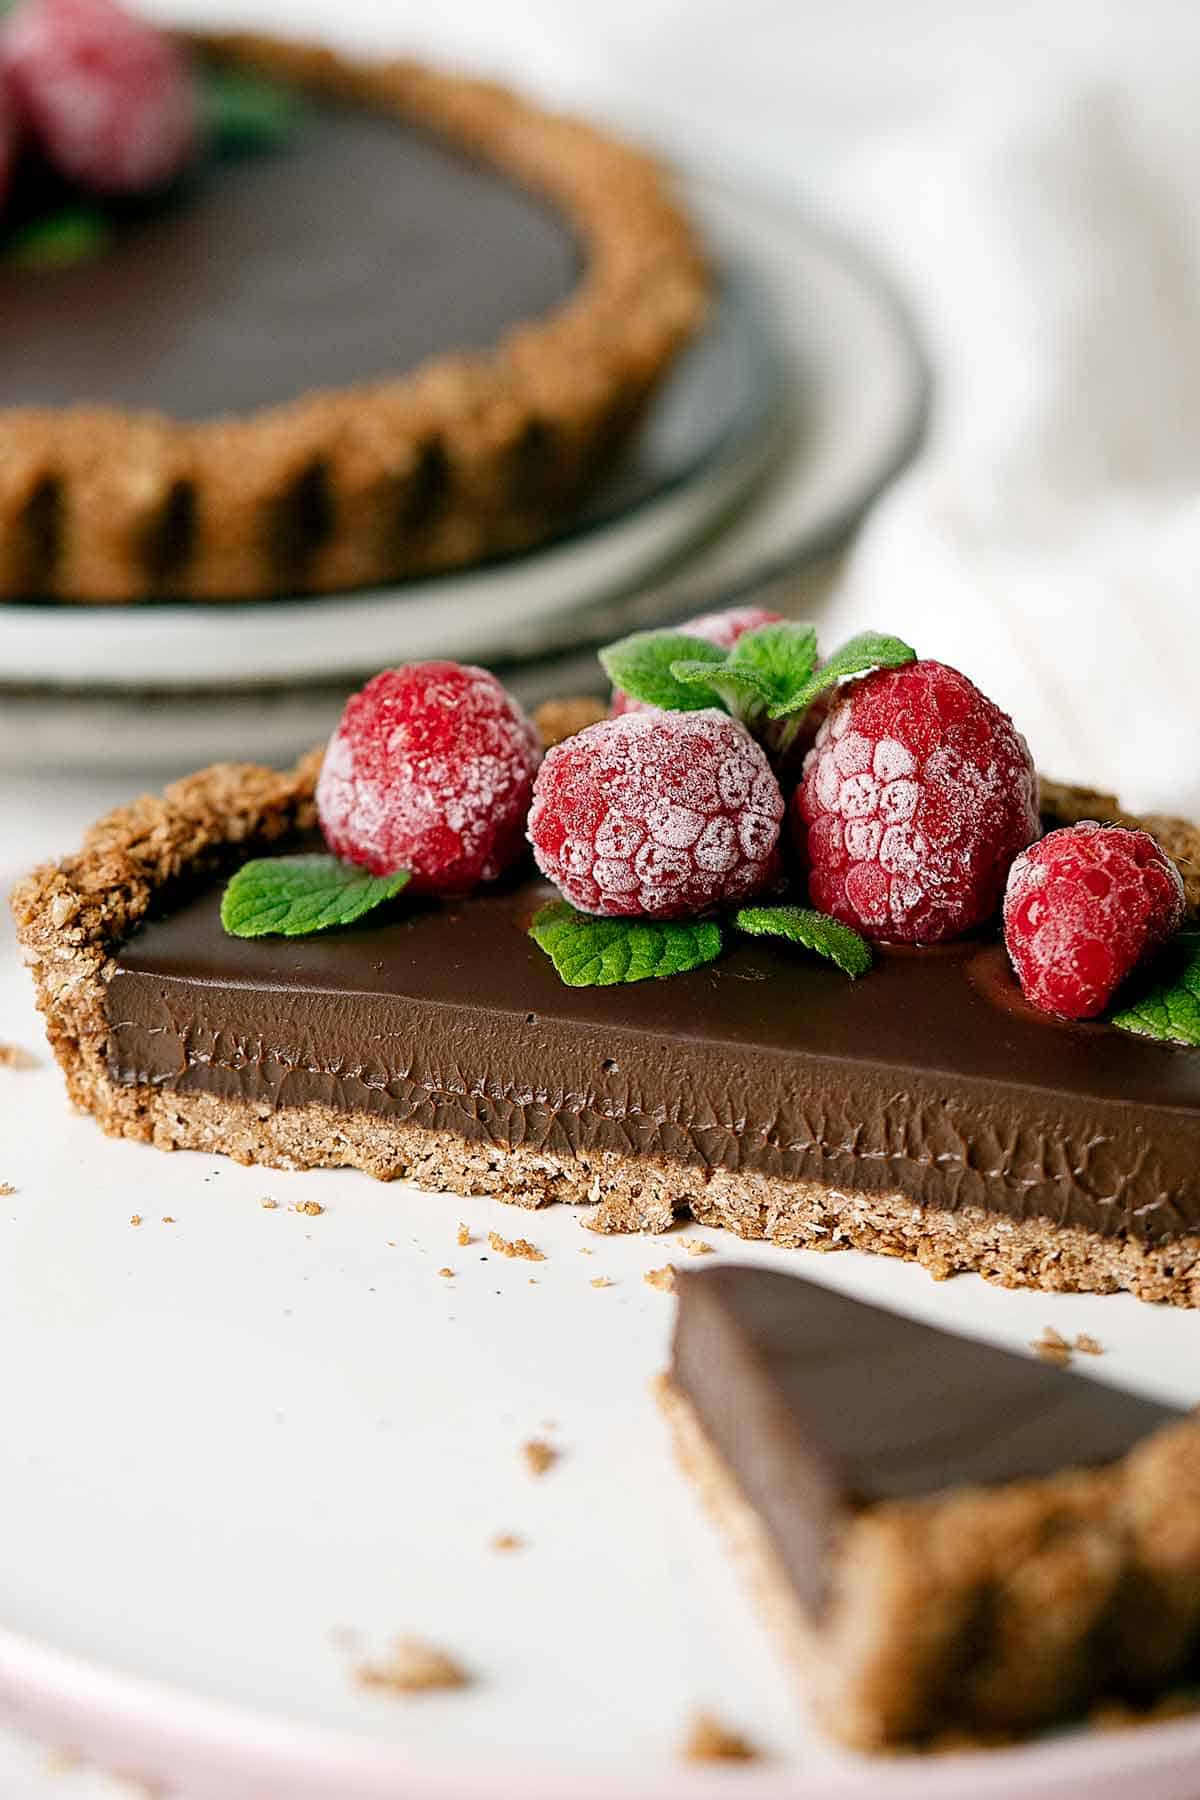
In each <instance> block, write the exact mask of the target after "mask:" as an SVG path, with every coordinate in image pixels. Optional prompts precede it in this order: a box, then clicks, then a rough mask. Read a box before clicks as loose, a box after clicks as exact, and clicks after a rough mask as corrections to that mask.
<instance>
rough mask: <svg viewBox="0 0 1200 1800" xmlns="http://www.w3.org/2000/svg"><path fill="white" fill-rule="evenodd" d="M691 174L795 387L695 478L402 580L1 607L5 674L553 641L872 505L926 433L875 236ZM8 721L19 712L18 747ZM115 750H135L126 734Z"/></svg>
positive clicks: (308, 672) (572, 638)
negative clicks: (138, 602)
mask: <svg viewBox="0 0 1200 1800" xmlns="http://www.w3.org/2000/svg"><path fill="white" fill-rule="evenodd" d="M686 192H687V197H688V201H689V204H690V205H691V206H692V207H693V209H694V211H695V212H696V214H697V216H698V217H699V218H700V220H701V221H702V223H703V226H704V228H705V230H706V232H707V234H708V236H709V241H710V242H711V243H712V244H713V245H714V246H715V249H716V252H717V254H718V256H720V257H722V258H724V257H728V258H729V259H730V260H731V261H733V262H734V263H736V264H737V265H739V266H740V267H742V268H744V269H748V270H750V271H752V272H753V277H754V282H753V290H752V292H753V301H754V303H755V304H760V305H761V306H762V308H763V310H764V312H765V314H766V315H767V317H768V320H769V330H770V332H771V334H772V335H773V337H774V338H776V339H777V342H778V358H779V388H780V391H779V394H778V397H777V411H776V416H775V417H774V418H773V419H772V420H771V421H770V424H769V426H768V428H767V429H766V430H764V431H757V432H755V433H754V434H753V435H752V436H750V437H749V438H747V436H746V435H745V434H741V435H735V436H734V437H733V438H732V440H731V442H730V443H729V445H728V446H727V447H726V448H725V449H724V450H723V451H722V452H721V453H719V454H718V455H716V456H715V457H714V458H712V459H711V461H710V462H709V463H708V464H706V465H705V466H703V467H702V468H701V469H700V470H699V471H698V472H697V474H696V476H695V477H693V478H692V479H691V480H690V481H689V482H687V483H686V484H685V485H683V486H681V487H679V488H676V489H674V490H672V491H670V492H668V493H666V494H664V495H662V496H661V497H659V498H657V499H655V500H653V501H650V502H648V503H646V504H644V505H643V506H641V507H639V508H638V509H636V510H635V511H634V512H632V513H629V514H627V515H626V516H624V517H621V518H618V519H616V520H614V521H613V522H612V523H611V524H608V525H605V526H603V527H600V528H597V529H593V530H590V531H587V532H584V533H582V534H580V535H577V536H575V537H572V538H570V539H568V540H567V541H565V542H564V543H562V544H560V545H557V546H552V547H550V548H548V549H546V550H542V551H537V552H534V553H533V554H531V555H529V556H526V557H521V558H518V559H515V560H513V561H510V562H505V563H500V564H497V565H495V566H493V567H490V568H484V569H479V570H475V571H468V572H466V573H465V574H462V575H455V576H444V577H440V578H439V579H438V580H436V581H429V582H422V583H409V584H407V585H406V586H404V587H403V588H399V589H396V590H394V591H392V592H390V593H388V592H380V593H368V594H355V595H349V596H346V597H344V598H340V599H337V600H335V601H325V600H315V601H314V600H307V601H303V600H302V601H290V602H289V601H273V602H271V603H270V604H267V605H238V606H232V607H230V606H215V605H214V606H194V605H193V606H156V607H155V608H154V609H153V610H152V611H146V610H143V609H141V608H128V607H126V608H108V607H77V608H64V607H28V606H8V607H0V670H2V671H3V675H4V677H5V678H6V679H8V680H11V681H27V682H46V681H49V682H55V683H63V684H80V685H91V686H94V687H97V688H102V689H104V688H117V689H120V688H123V687H124V688H128V687H129V686H130V685H132V684H140V685H142V686H147V687H151V686H159V687H166V688H178V687H195V686H197V685H203V684H205V683H209V684H223V685H224V686H226V687H228V688H233V689H236V688H237V687H238V686H245V685H248V684H256V683H263V682H276V683H279V684H286V683H289V682H294V681H302V680H303V679H305V678H307V679H309V680H313V679H320V680H323V681H330V680H334V679H336V678H337V677H338V676H340V675H347V676H355V675H359V674H362V673H364V672H367V673H370V672H373V671H374V670H375V669H377V668H379V667H382V666H384V665H386V664H388V663H391V662H399V661H405V660H413V659H415V658H419V657H427V656H470V657H472V658H474V659H476V660H479V661H489V660H495V659H496V658H499V657H502V656H507V657H513V656H519V655H527V654H530V653H533V652H536V653H539V654H540V653H543V652H544V651H545V650H547V649H548V648H551V647H558V646H559V645H569V644H571V643H574V642H579V641H580V640H586V639H588V638H592V639H594V638H595V636H596V635H597V632H599V631H603V630H605V629H607V627H606V626H605V625H603V624H597V622H596V603H597V602H599V601H602V600H604V599H607V598H610V597H611V598H612V600H613V605H612V608H611V609H610V610H611V611H612V612H613V613H614V615H616V617H615V618H614V624H613V630H614V632H619V631H620V630H621V629H623V628H625V627H626V624H627V622H628V620H627V615H628V614H629V613H631V612H636V614H637V616H639V617H644V618H653V617H655V616H661V614H662V611H663V610H664V609H665V608H667V607H669V606H670V605H671V603H672V600H673V598H674V597H675V596H679V597H680V599H682V598H684V597H686V596H690V595H691V594H692V593H693V592H695V591H697V590H702V591H703V593H704V594H706V595H714V596H716V597H718V598H720V597H721V596H722V595H723V594H724V592H725V590H726V589H727V588H728V587H730V586H732V585H734V584H735V583H738V582H743V581H745V580H746V579H747V578H748V577H750V576H751V575H752V574H753V573H754V572H755V571H757V570H765V569H770V568H772V567H774V566H775V565H776V564H777V563H779V562H781V561H783V560H785V559H793V558H796V557H798V556H800V555H802V554H805V553H811V552H812V550H813V549H815V548H816V547H818V546H819V545H820V544H821V543H822V542H823V541H824V540H825V539H827V538H829V537H831V536H833V535H834V534H836V533H837V532H838V531H840V530H842V529H843V528H844V526H845V525H846V523H847V522H848V521H849V520H850V519H851V518H853V517H854V516H855V514H857V513H858V512H859V511H860V510H861V509H862V507H863V506H864V504H865V503H866V501H867V500H868V499H869V498H870V497H871V496H872V495H873V494H874V492H875V491H876V490H877V489H878V487H879V486H880V484H881V483H882V482H883V480H884V479H885V478H886V477H887V476H888V475H890V474H891V473H892V471H893V469H894V468H895V466H896V464H897V462H898V460H899V459H900V457H901V456H902V455H903V453H904V452H905V450H906V449H907V448H908V446H909V444H910V443H911V441H912V438H913V435H914V431H915V429H916V424H917V421H918V419H919V416H920V412H921V406H922V400H923V371H922V368H921V365H920V362H919V359H918V357H917V355H916V352H915V350H914V348H913V344H912V340H911V337H910V335H909V333H908V329H907V327H906V326H905V324H904V322H903V320H902V319H901V317H900V315H899V313H898V311H897V309H896V306H895V303H894V301H893V300H892V298H891V296H890V294H889V293H888V292H887V291H886V290H884V289H881V287H880V285H879V282H878V278H877V277H876V276H875V275H874V274H873V273H872V272H871V271H870V270H869V268H867V267H865V266H864V265H863V264H862V262H861V261H860V259H859V257H858V255H857V254H856V253H854V252H852V251H850V250H848V249H847V248H846V247H845V246H844V245H843V244H841V243H840V242H838V241H837V240H835V239H832V238H830V237H828V236H826V235H824V234H822V233H819V232H817V231H815V230H814V229H813V227H812V225H811V224H810V223H808V222H806V221H805V220H803V219H802V218H800V217H799V216H797V215H796V214H795V213H794V212H793V211H791V210H790V209H787V208H782V207H780V206H778V205H770V204H766V203H763V202H761V201H755V200H754V199H753V198H752V197H749V196H747V195H746V194H743V193H740V192H738V191H737V190H735V189H730V188H727V187H724V186H722V185H720V184H718V183H715V182H712V181H708V180H699V179H697V180H693V181H691V182H689V183H688V184H687V187H686ZM768 471H770V472H769V473H768ZM752 489H753V493H752V495H751V493H750V490H752ZM748 496H749V497H748ZM739 501H741V502H743V504H742V505H741V507H740V510H738V511H736V513H735V511H734V509H735V508H737V506H738V503H739ZM718 521H724V524H723V529H722V531H721V534H720V536H719V538H718V540H717V542H716V543H715V544H713V543H712V541H711V540H712V536H713V530H714V529H715V527H716V524H717V522H718ZM618 596H629V599H628V600H623V599H619V598H617V597H618ZM697 604H700V602H698V603H697ZM618 620H619V622H618ZM161 735H162V734H161V731H160V732H159V736H160V739H161ZM7 740H8V732H7V731H6V730H5V728H4V726H3V725H2V724H0V744H3V746H4V749H5V753H6V755H9V756H11V755H12V754H13V750H12V748H11V747H10V746H9V745H8V741H7ZM19 747H20V746H19V744H18V745H17V746H16V749H17V750H19ZM104 753H105V754H106V755H110V754H113V753H116V754H127V752H126V751H125V750H124V746H123V744H120V743H118V742H117V740H114V739H113V738H112V737H111V735H109V736H107V737H106V740H105V741H104ZM262 753H264V754H266V753H269V749H268V748H267V747H264V752H262ZM213 754H216V749H215V748H214V747H212V746H210V747H209V748H208V749H207V750H206V751H202V752H201V756H204V755H213Z"/></svg>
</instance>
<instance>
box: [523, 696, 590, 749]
mask: <svg viewBox="0 0 1200 1800" xmlns="http://www.w3.org/2000/svg"><path fill="white" fill-rule="evenodd" d="M607 717H608V702H607V700H593V699H591V698H590V697H582V698H580V699H577V700H575V699H573V700H546V701H544V702H543V703H542V705H541V706H539V707H538V708H537V710H536V711H535V713H534V715H533V722H534V724H535V725H536V726H537V728H538V735H539V736H540V737H541V740H542V744H543V746H544V747H545V748H546V749H547V750H553V748H554V746H555V744H565V743H566V741H567V739H568V738H570V737H574V736H575V734H576V733H577V732H580V731H584V730H586V729H587V727H588V726H589V725H598V724H599V723H600V721H601V719H607Z"/></svg>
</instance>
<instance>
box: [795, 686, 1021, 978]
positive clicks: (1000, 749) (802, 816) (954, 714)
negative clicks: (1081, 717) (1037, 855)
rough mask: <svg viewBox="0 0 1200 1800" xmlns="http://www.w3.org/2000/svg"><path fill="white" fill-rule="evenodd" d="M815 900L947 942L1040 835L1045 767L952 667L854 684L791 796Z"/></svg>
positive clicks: (978, 919)
mask: <svg viewBox="0 0 1200 1800" xmlns="http://www.w3.org/2000/svg"><path fill="white" fill-rule="evenodd" d="M792 822H793V828H794V830H795V833H796V836H797V839H798V848H799V849H800V851H801V855H802V859H803V860H804V861H805V862H806V863H807V866H808V870H809V892H810V895H811V898H812V902H813V904H814V906H817V907H819V908H820V909H821V911H822V912H828V913H832V914H833V916H834V917H835V918H838V919H842V920H844V921H845V923H846V924H848V925H852V926H854V927H855V928H856V929H857V930H859V931H862V932H864V933H865V934H866V935H867V936H868V937H872V938H891V939H895V940H898V941H900V942H903V943H927V944H930V943H938V942H940V941H941V940H943V939H945V938H950V937H956V936H958V935H959V934H960V933H962V932H964V931H969V930H971V929H972V928H973V927H974V926H976V925H979V924H982V923H983V921H984V920H986V919H988V918H990V917H991V916H992V914H993V913H994V912H995V910H996V908H997V906H998V905H999V903H1000V896H1001V893H1002V891H1003V888H1004V881H1005V877H1006V876H1007V874H1008V870H1009V865H1010V864H1011V862H1012V859H1013V857H1014V856H1016V854H1017V853H1018V851H1020V850H1022V849H1023V848H1024V847H1025V845H1026V844H1028V843H1029V842H1030V841H1031V840H1032V839H1033V838H1035V837H1036V836H1037V832H1038V816H1037V777H1036V775H1035V773H1034V768H1033V761H1032V758H1031V757H1030V754H1029V747H1028V745H1027V744H1026V742H1025V740H1024V738H1023V737H1022V736H1021V735H1020V733H1019V732H1018V731H1017V730H1016V729H1015V727H1014V726H1013V723H1012V721H1011V719H1009V717H1008V716H1007V714H1005V713H1002V712H1001V711H1000V709H999V707H997V706H995V705H993V703H992V702H991V701H990V700H988V699H987V698H986V697H985V696H984V695H983V694H981V693H980V691H979V689H978V688H977V687H975V685H974V683H973V682H970V681H968V680H967V677H966V676H965V675H961V674H959V672H958V670H956V669H950V668H947V667H946V665H945V664H944V663H937V662H928V661H924V662H915V663H909V664H907V665H905V666H904V667H902V668H899V669H880V670H877V671H876V672H875V673H874V674H872V675H867V676H864V677H863V679H862V680H861V681H856V682H853V683H851V684H849V685H848V686H847V687H845V688H843V689H842V690H841V691H840V693H839V695H838V697H837V699H836V702H835V703H834V705H833V706H832V708H831V709H830V711H829V714H828V716H827V717H826V719H825V721H824V723H823V724H822V726H821V728H820V730H819V731H818V733H817V737H816V741H815V743H814V744H813V747H812V749H811V750H810V751H809V753H808V755H807V757H806V758H805V762H804V776H803V780H802V782H801V785H800V787H799V788H798V789H797V791H796V794H795V795H794V797H793V801H792Z"/></svg>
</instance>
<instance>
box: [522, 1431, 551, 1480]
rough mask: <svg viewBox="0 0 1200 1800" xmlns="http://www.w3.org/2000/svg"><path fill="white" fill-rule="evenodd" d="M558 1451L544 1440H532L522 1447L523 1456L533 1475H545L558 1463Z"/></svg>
mask: <svg viewBox="0 0 1200 1800" xmlns="http://www.w3.org/2000/svg"><path fill="white" fill-rule="evenodd" d="M558 1454H559V1453H558V1451H557V1450H556V1449H555V1448H554V1445H553V1444H548V1443H547V1442H546V1441H545V1439H544V1438H530V1439H529V1441H528V1443H525V1444H522V1445H521V1455H522V1456H523V1457H524V1458H525V1462H526V1465H527V1467H528V1469H529V1473H530V1474H531V1475H545V1474H546V1473H547V1471H548V1470H550V1469H552V1468H553V1467H554V1465H555V1463H556V1462H557V1461H558Z"/></svg>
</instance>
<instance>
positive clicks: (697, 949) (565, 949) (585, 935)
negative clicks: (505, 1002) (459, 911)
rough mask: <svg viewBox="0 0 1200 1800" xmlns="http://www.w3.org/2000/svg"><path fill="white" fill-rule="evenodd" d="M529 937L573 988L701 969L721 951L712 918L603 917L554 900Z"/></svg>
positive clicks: (539, 914)
mask: <svg viewBox="0 0 1200 1800" xmlns="http://www.w3.org/2000/svg"><path fill="white" fill-rule="evenodd" d="M529 935H530V937H531V938H532V939H533V941H534V943H535V944H537V945H538V947H539V949H542V950H544V951H545V952H546V955H547V956H548V957H549V958H550V960H551V962H552V963H553V964H554V967H555V968H556V969H557V971H558V973H559V975H560V976H561V977H562V979H563V981H564V982H565V983H566V985H567V986H568V987H613V986H615V985H617V984H618V983H620V982H630V981H649V980H652V979H653V980H661V979H662V978H663V977H665V976H668V975H683V974H686V972H687V971H688V970H689V969H699V968H701V967H702V966H703V965H704V964H705V963H710V962H712V961H713V960H714V958H716V957H717V956H719V955H720V953H721V928H720V926H719V925H717V924H715V923H714V922H713V921H712V920H711V919H675V920H669V921H668V920H660V919H598V918H593V917H592V916H591V915H590V914H588V913H581V912H576V910H575V908H574V907H573V906H569V905H568V904H567V902H566V901H565V900H552V901H550V903H549V904H548V905H546V906H543V907H541V908H540V910H539V911H538V912H537V913H536V914H535V915H534V919H533V923H532V924H531V925H530V927H529Z"/></svg>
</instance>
